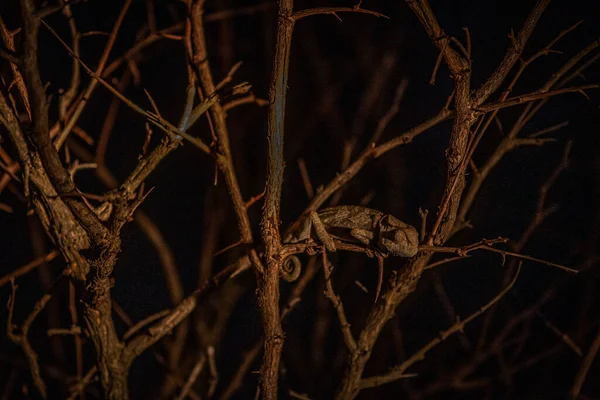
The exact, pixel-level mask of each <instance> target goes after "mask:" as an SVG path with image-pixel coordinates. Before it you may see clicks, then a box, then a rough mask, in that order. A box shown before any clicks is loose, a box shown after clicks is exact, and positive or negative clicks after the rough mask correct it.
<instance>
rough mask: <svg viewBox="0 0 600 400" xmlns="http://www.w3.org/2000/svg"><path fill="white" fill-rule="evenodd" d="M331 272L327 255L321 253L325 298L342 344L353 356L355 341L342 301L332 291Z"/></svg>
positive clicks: (331, 268) (355, 348)
mask: <svg viewBox="0 0 600 400" xmlns="http://www.w3.org/2000/svg"><path fill="white" fill-rule="evenodd" d="M332 271H333V266H332V265H331V263H330V262H329V260H328V259H327V253H325V252H323V274H324V277H325V288H326V290H325V296H327V298H328V299H329V300H330V301H331V304H332V305H333V308H335V311H336V313H337V316H338V320H339V322H340V328H341V330H342V337H343V338H344V343H345V344H346V348H347V349H348V352H350V354H353V353H355V352H356V351H357V347H356V340H354V336H353V335H352V330H351V329H350V323H349V322H348V318H346V311H344V304H343V303H342V299H341V298H340V297H339V296H338V295H336V294H335V291H334V290H333V285H332V284H331V273H332Z"/></svg>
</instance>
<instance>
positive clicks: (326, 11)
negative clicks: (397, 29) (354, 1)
mask: <svg viewBox="0 0 600 400" xmlns="http://www.w3.org/2000/svg"><path fill="white" fill-rule="evenodd" d="M343 12H355V13H360V14H368V15H373V16H375V17H382V18H386V19H390V18H389V17H388V16H386V15H384V14H381V13H378V12H375V11H371V10H365V9H364V8H360V5H357V6H355V7H317V8H310V9H307V10H300V11H294V13H293V15H292V18H293V19H294V21H298V20H299V19H302V18H305V17H310V16H313V15H333V16H335V17H337V15H336V14H337V13H343ZM338 18H339V17H338Z"/></svg>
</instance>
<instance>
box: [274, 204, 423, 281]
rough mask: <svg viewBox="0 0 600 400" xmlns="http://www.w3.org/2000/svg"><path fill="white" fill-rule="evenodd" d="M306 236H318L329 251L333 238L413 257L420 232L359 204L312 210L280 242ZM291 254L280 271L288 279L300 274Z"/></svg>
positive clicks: (293, 278) (416, 250)
mask: <svg viewBox="0 0 600 400" xmlns="http://www.w3.org/2000/svg"><path fill="white" fill-rule="evenodd" d="M313 234H314V235H313ZM309 239H317V240H318V241H320V242H321V243H322V244H323V245H324V246H325V248H326V249H327V251H329V252H334V251H336V246H335V242H334V241H333V239H337V240H340V241H343V242H347V243H356V244H362V245H365V246H371V247H374V248H376V249H377V250H379V251H380V252H382V253H387V254H391V255H393V256H399V257H413V256H414V255H415V254H417V252H418V250H419V235H418V233H417V230H416V229H415V228H414V227H413V226H411V225H409V224H407V223H404V222H402V221H400V220H399V219H397V218H396V217H394V216H392V215H389V214H384V213H383V212H381V211H378V210H374V209H371V208H367V207H361V206H337V207H330V208H325V209H322V210H320V211H318V212H316V211H311V212H309V213H307V214H306V215H304V216H303V217H301V218H300V219H299V220H298V221H297V222H296V223H295V224H294V225H293V226H292V227H291V229H290V231H289V232H288V233H287V234H286V235H285V236H284V238H283V243H286V244H294V243H300V242H304V241H308V240H309ZM292 257H294V258H295V256H290V257H288V259H287V260H286V262H285V263H284V268H283V272H282V278H283V279H284V280H286V281H288V282H293V281H294V280H296V279H297V278H298V276H299V275H300V267H299V266H300V262H299V261H298V259H297V258H295V259H293V258H292Z"/></svg>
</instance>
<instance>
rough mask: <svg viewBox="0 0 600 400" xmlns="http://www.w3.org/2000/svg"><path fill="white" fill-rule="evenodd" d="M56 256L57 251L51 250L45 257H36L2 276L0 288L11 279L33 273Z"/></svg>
mask: <svg viewBox="0 0 600 400" xmlns="http://www.w3.org/2000/svg"><path fill="white" fill-rule="evenodd" d="M58 254H59V252H58V250H52V251H51V252H50V253H48V254H46V255H45V256H41V257H38V258H36V259H35V260H33V261H31V262H29V263H27V264H25V265H23V266H21V267H19V268H17V269H15V270H14V271H12V272H10V273H8V274H6V275H4V276H3V277H0V287H2V286H4V285H6V284H7V283H8V282H10V281H11V280H12V279H17V278H18V277H20V276H22V275H25V274H26V273H28V272H30V271H33V270H34V269H36V268H37V267H39V266H40V265H43V264H45V263H48V262H50V261H52V260H54V259H55V258H56V256H58Z"/></svg>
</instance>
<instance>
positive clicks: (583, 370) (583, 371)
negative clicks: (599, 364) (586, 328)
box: [569, 327, 600, 400]
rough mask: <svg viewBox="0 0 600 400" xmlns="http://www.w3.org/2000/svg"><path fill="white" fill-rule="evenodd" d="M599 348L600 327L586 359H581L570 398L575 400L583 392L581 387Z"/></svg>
mask: <svg viewBox="0 0 600 400" xmlns="http://www.w3.org/2000/svg"><path fill="white" fill-rule="evenodd" d="M598 350H600V327H599V328H598V331H597V333H596V336H595V337H594V341H593V342H592V345H591V346H590V349H589V350H588V352H587V354H586V355H585V357H584V359H583V360H582V361H581V365H580V367H579V370H578V371H577V375H576V376H575V380H574V382H573V386H572V387H571V390H570V391H569V399H571V400H575V399H577V398H579V393H580V392H581V388H582V387H583V384H584V383H585V380H586V377H587V375H588V372H589V371H590V368H591V367H592V363H593V362H594V359H595V358H596V355H597V354H598Z"/></svg>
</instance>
